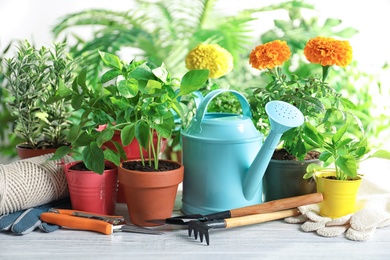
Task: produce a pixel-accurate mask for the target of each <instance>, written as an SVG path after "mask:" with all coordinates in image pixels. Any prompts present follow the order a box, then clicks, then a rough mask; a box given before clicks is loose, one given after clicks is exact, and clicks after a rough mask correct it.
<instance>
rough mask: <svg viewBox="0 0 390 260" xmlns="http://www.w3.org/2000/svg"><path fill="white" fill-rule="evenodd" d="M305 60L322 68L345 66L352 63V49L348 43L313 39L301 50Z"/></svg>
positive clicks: (327, 39)
mask: <svg viewBox="0 0 390 260" xmlns="http://www.w3.org/2000/svg"><path fill="white" fill-rule="evenodd" d="M303 52H304V54H305V56H306V59H307V60H308V61H310V62H311V63H317V64H321V65H322V66H332V65H337V66H341V67H345V66H347V65H348V64H349V63H351V61H352V47H351V46H350V45H349V42H348V41H339V40H335V39H333V38H326V37H321V36H318V37H315V38H312V39H310V40H309V41H308V42H307V44H306V46H305V49H304V50H303Z"/></svg>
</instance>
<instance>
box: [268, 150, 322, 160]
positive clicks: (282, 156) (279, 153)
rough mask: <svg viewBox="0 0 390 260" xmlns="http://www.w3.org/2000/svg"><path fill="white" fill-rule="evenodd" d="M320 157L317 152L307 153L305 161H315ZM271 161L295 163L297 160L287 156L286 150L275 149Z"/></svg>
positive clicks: (289, 155)
mask: <svg viewBox="0 0 390 260" xmlns="http://www.w3.org/2000/svg"><path fill="white" fill-rule="evenodd" d="M319 157H320V152H317V151H309V152H308V153H307V154H306V156H305V160H316V159H318V158H319ZM272 159H274V160H287V161H296V160H297V158H296V157H295V156H293V155H291V154H289V153H288V152H287V151H286V149H277V150H275V152H274V154H273V155H272Z"/></svg>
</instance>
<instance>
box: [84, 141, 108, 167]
mask: <svg viewBox="0 0 390 260" xmlns="http://www.w3.org/2000/svg"><path fill="white" fill-rule="evenodd" d="M82 155H83V161H84V164H85V166H87V168H88V169H90V170H91V171H93V172H96V173H98V174H103V172H104V153H103V149H101V148H99V146H98V145H97V143H96V142H92V143H90V144H89V145H88V146H86V147H84V149H83V151H82Z"/></svg>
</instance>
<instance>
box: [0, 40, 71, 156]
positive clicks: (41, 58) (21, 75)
mask: <svg viewBox="0 0 390 260" xmlns="http://www.w3.org/2000/svg"><path fill="white" fill-rule="evenodd" d="M5 66H6V68H7V72H6V75H5V76H6V81H5V84H4V86H3V87H4V89H5V90H6V91H7V92H8V93H9V95H8V97H7V100H8V101H9V102H8V105H9V109H10V111H11V114H12V116H14V117H15V134H16V135H17V136H18V137H20V138H21V139H22V140H24V141H25V142H26V143H25V144H24V146H25V147H28V148H32V149H39V148H45V147H53V148H56V147H59V146H62V145H64V144H66V143H67V141H66V139H65V138H66V131H67V130H68V126H69V121H68V114H69V111H68V105H69V104H67V103H65V102H64V101H63V100H54V96H55V95H56V93H57V92H61V91H62V90H63V89H65V88H67V85H68V84H70V83H71V82H73V76H72V70H73V68H74V62H73V60H72V59H71V58H70V57H69V56H67V55H66V53H65V44H64V43H57V44H56V43H55V44H54V47H53V48H46V47H45V46H42V47H41V48H40V49H36V48H35V47H34V46H32V45H31V44H30V43H29V42H28V41H27V40H26V41H24V42H23V43H21V45H20V46H18V53H17V55H16V56H15V57H12V58H8V59H5Z"/></svg>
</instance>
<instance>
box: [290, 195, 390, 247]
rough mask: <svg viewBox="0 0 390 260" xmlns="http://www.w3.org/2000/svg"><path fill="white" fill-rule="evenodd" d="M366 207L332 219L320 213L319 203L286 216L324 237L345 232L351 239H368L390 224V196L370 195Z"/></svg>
mask: <svg viewBox="0 0 390 260" xmlns="http://www.w3.org/2000/svg"><path fill="white" fill-rule="evenodd" d="M364 203H365V204H364V207H363V208H362V209H360V210H359V211H357V212H355V213H354V214H350V215H347V216H344V217H341V218H337V219H331V218H327V217H322V216H320V215H319V205H318V204H312V205H307V206H302V207H298V209H299V210H300V212H301V213H302V214H301V215H299V216H297V217H289V218H286V219H285V221H286V222H287V223H293V224H294V223H295V224H298V223H300V224H302V225H301V229H302V230H303V231H305V232H313V231H315V232H316V233H317V234H318V235H320V236H324V237H335V236H339V235H342V234H343V233H345V236H346V238H348V239H350V240H356V241H363V240H368V239H369V238H371V237H372V235H373V234H374V233H375V230H376V228H381V227H385V226H388V225H390V196H384V195H375V196H370V198H369V199H367V200H366V201H365V202H364Z"/></svg>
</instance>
